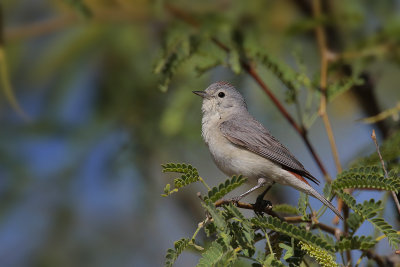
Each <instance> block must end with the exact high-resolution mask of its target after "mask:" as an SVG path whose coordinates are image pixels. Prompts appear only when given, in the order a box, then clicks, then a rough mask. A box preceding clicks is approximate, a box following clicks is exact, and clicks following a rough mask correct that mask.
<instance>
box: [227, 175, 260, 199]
mask: <svg viewBox="0 0 400 267" xmlns="http://www.w3.org/2000/svg"><path fill="white" fill-rule="evenodd" d="M266 184H267V180H266V179H265V178H258V181H257V185H256V186H254V187H252V188H251V189H250V190H248V191H246V192H244V193H243V194H241V195H240V196H237V197H234V198H232V199H231V201H232V202H235V203H237V202H239V200H241V199H242V198H244V197H245V196H247V195H248V194H250V193H251V192H253V191H254V190H257V189H258V188H260V187H263V186H265V185H266Z"/></svg>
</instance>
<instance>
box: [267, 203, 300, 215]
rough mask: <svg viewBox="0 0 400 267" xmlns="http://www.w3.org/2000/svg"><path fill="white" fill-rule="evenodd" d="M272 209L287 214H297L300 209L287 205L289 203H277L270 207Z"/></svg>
mask: <svg viewBox="0 0 400 267" xmlns="http://www.w3.org/2000/svg"><path fill="white" fill-rule="evenodd" d="M272 210H273V211H275V212H282V213H287V214H293V215H298V214H300V211H299V209H298V208H297V207H295V206H292V205H289V204H278V205H274V206H273V207H272Z"/></svg>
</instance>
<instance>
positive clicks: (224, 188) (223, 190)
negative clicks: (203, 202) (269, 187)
mask: <svg viewBox="0 0 400 267" xmlns="http://www.w3.org/2000/svg"><path fill="white" fill-rule="evenodd" d="M244 182H246V178H244V177H243V176H241V175H239V176H232V178H230V179H227V180H226V181H225V182H224V183H221V184H219V185H218V187H213V188H212V189H211V190H210V191H208V195H207V197H206V198H208V199H210V200H211V201H212V202H215V201H217V200H218V199H221V198H222V197H223V196H225V195H226V194H228V193H229V192H231V191H232V190H234V189H235V188H237V187H239V186H241V185H242V184H243V183H244Z"/></svg>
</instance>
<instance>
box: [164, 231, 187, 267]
mask: <svg viewBox="0 0 400 267" xmlns="http://www.w3.org/2000/svg"><path fill="white" fill-rule="evenodd" d="M189 241H190V240H189V239H187V238H182V239H180V240H178V241H176V242H174V249H172V248H170V249H168V250H167V255H166V256H165V264H164V266H168V267H170V266H172V265H173V264H174V262H175V261H176V259H177V258H178V256H179V255H180V254H181V253H182V251H184V250H185V249H186V248H187V247H188V246H189Z"/></svg>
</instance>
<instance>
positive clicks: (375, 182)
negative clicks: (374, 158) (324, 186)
mask: <svg viewBox="0 0 400 267" xmlns="http://www.w3.org/2000/svg"><path fill="white" fill-rule="evenodd" d="M332 187H333V189H334V190H339V189H345V188H369V189H379V190H387V191H395V192H398V190H399V188H400V177H399V176H398V175H397V174H396V173H393V174H392V175H391V176H390V177H388V178H385V176H384V173H383V171H382V168H381V167H379V166H368V167H358V168H352V169H350V170H347V171H343V172H342V173H341V174H339V175H338V177H337V178H336V179H335V180H334V181H333V182H332Z"/></svg>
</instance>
